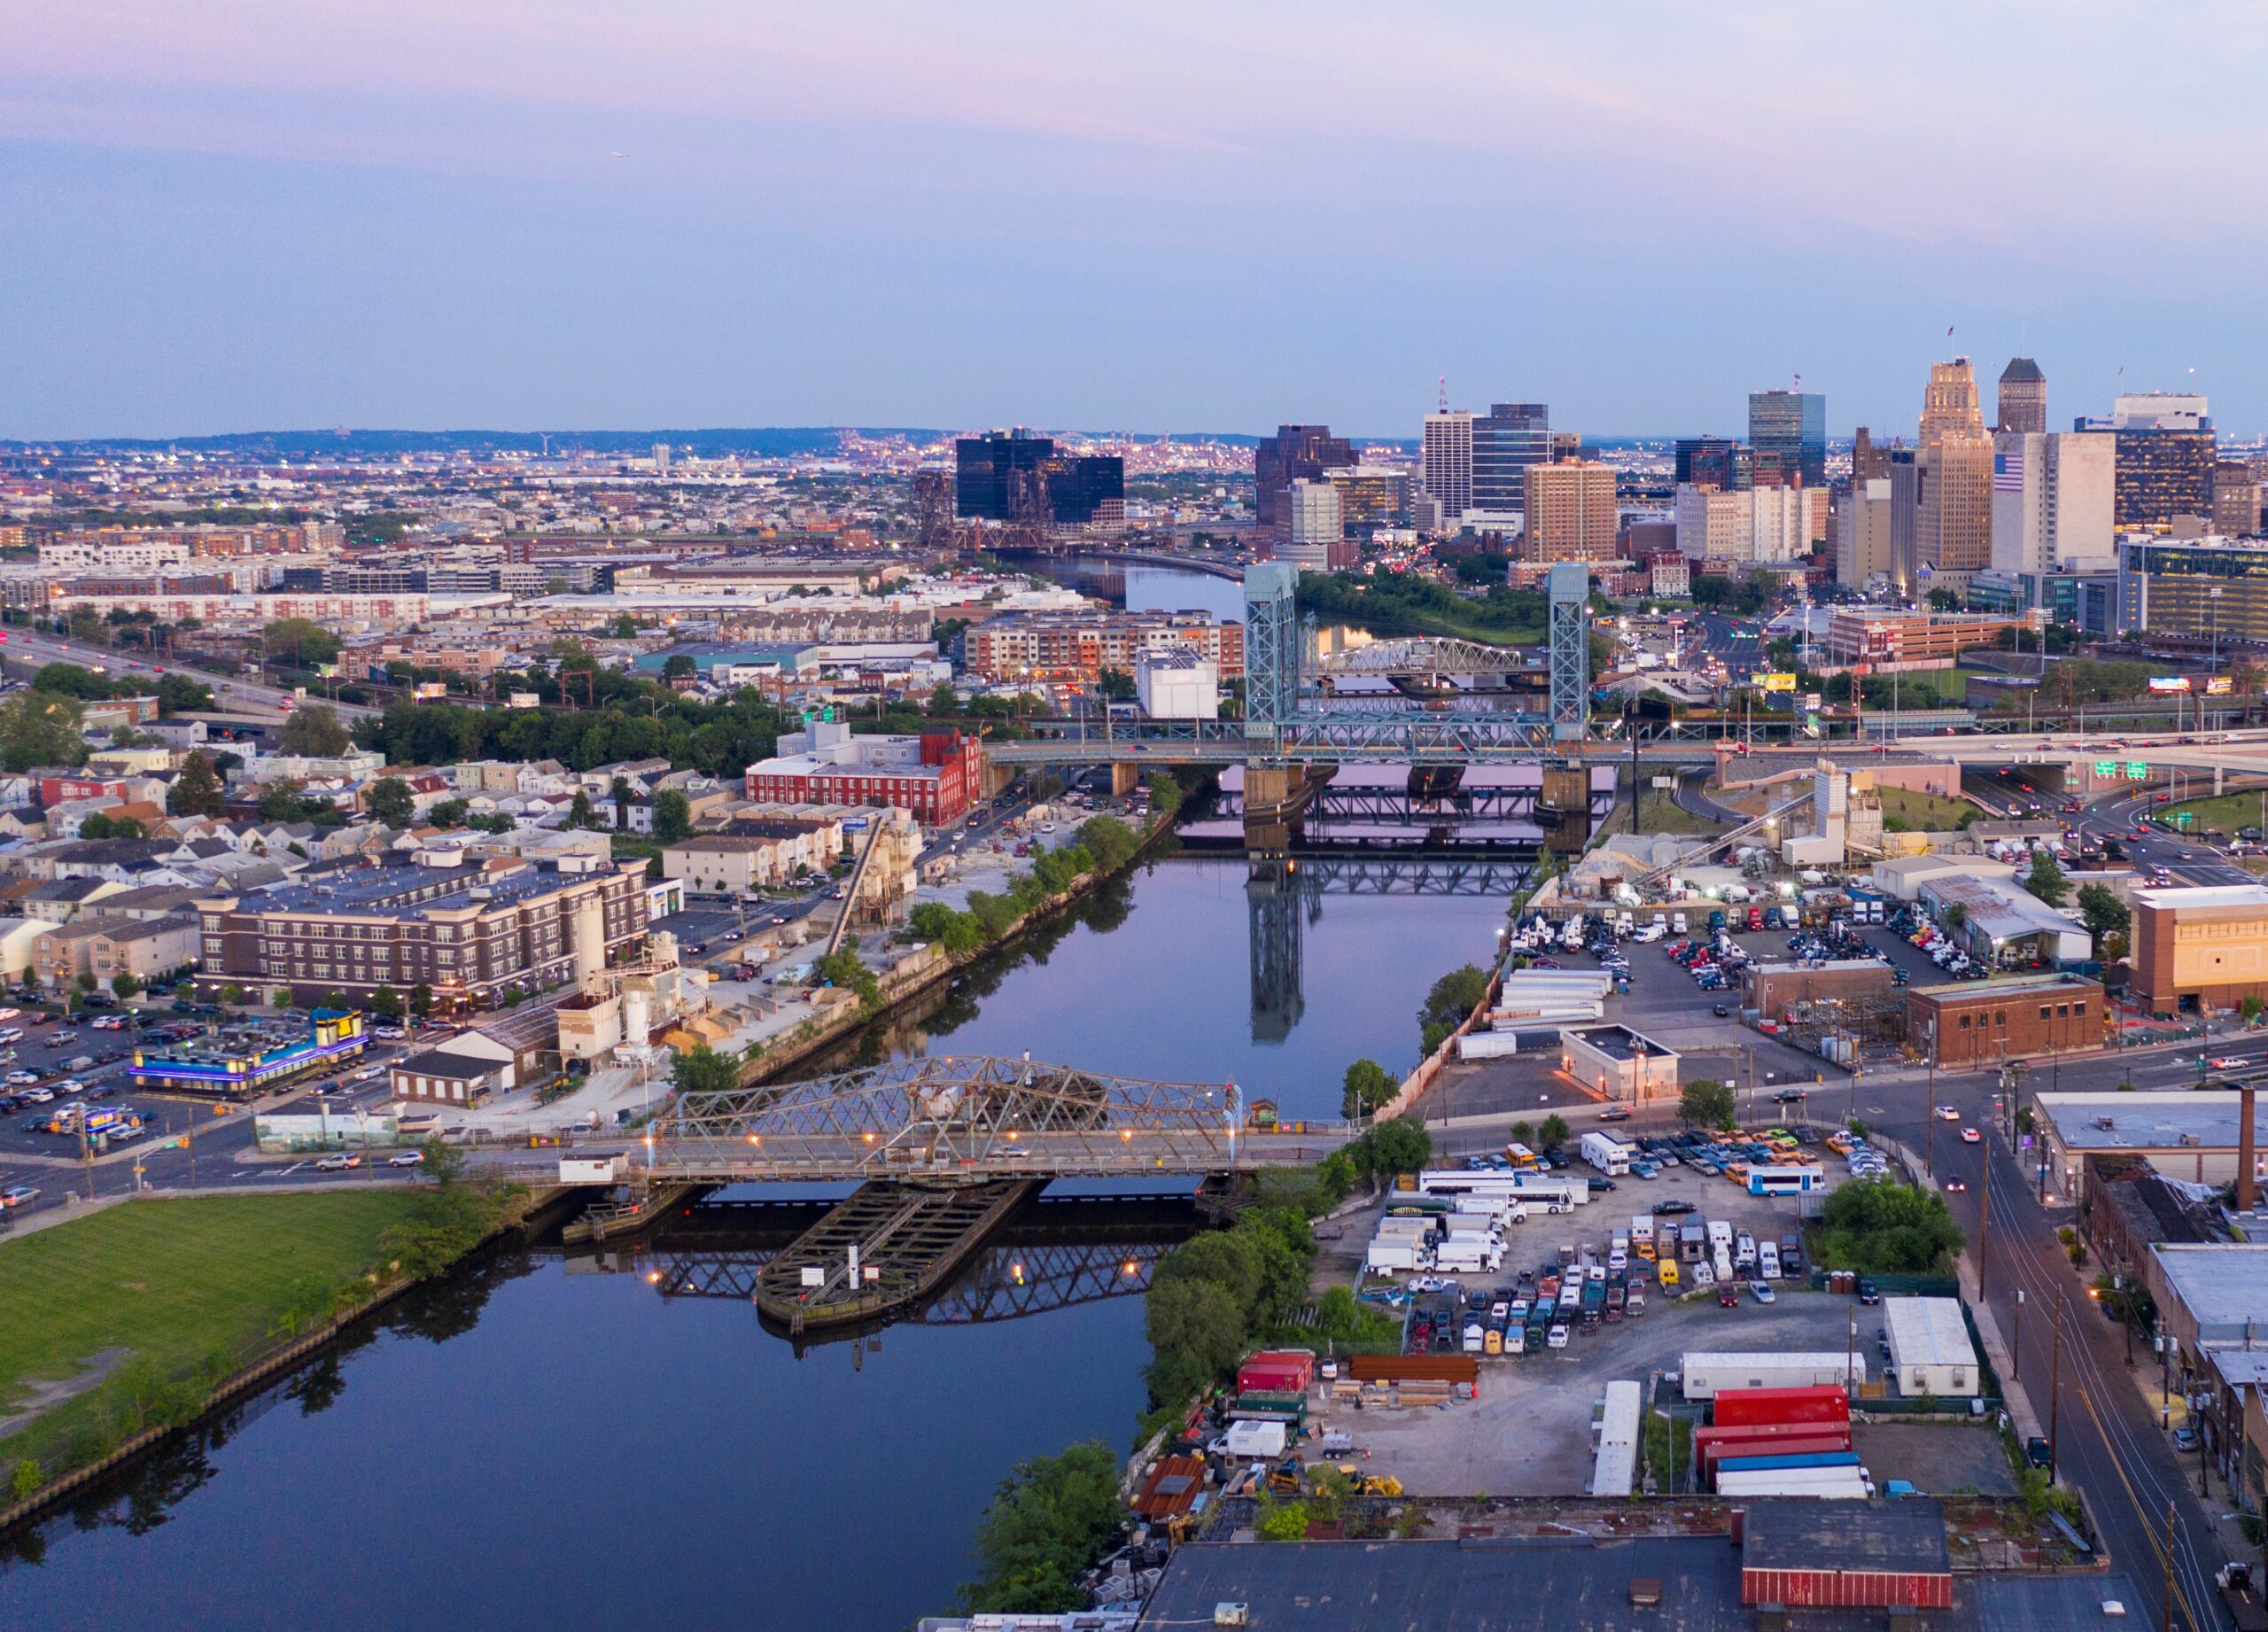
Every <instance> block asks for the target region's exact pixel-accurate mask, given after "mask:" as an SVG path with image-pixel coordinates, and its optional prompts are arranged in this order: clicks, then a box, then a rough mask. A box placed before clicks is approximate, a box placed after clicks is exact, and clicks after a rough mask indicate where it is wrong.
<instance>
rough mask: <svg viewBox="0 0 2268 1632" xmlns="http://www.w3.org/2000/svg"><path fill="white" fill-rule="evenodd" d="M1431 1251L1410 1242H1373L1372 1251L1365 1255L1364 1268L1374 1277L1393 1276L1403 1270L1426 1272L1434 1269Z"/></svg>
mask: <svg viewBox="0 0 2268 1632" xmlns="http://www.w3.org/2000/svg"><path fill="white" fill-rule="evenodd" d="M1432 1257H1433V1254H1432V1252H1431V1250H1430V1249H1429V1248H1427V1247H1424V1246H1421V1245H1418V1244H1417V1243H1415V1242H1410V1241H1398V1240H1383V1241H1372V1242H1371V1250H1370V1251H1369V1252H1368V1253H1366V1254H1364V1255H1363V1268H1364V1269H1366V1270H1368V1271H1371V1273H1372V1274H1374V1275H1393V1274H1396V1273H1399V1272H1400V1271H1403V1270H1424V1269H1430V1268H1432V1267H1433V1265H1432V1263H1431V1260H1432Z"/></svg>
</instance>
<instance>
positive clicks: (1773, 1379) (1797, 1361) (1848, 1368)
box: [1679, 1348, 1867, 1400]
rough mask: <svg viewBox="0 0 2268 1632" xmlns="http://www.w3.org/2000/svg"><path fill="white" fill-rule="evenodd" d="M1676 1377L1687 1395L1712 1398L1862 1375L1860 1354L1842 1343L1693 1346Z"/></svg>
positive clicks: (1855, 1380) (1847, 1383)
mask: <svg viewBox="0 0 2268 1632" xmlns="http://www.w3.org/2000/svg"><path fill="white" fill-rule="evenodd" d="M1679 1377H1680V1379H1681V1381H1682V1387H1683V1388H1684V1391H1685V1397H1686V1398H1687V1399H1689V1400H1713V1399H1715V1398H1716V1397H1717V1395H1718V1394H1719V1393H1720V1391H1732V1390H1738V1389H1743V1388H1811V1387H1830V1386H1831V1387H1837V1388H1844V1387H1860V1386H1861V1385H1863V1384H1864V1383H1865V1382H1866V1380H1867V1360H1866V1356H1864V1355H1857V1354H1851V1353H1847V1352H1846V1351H1845V1350H1843V1349H1839V1348H1837V1349H1831V1350H1829V1349H1821V1350H1819V1351H1817V1352H1813V1353H1805V1352H1798V1351H1782V1352H1767V1353H1762V1354H1728V1353H1723V1352H1718V1351H1697V1352H1694V1353H1691V1354H1688V1355H1687V1356H1684V1359H1683V1362H1682V1364H1681V1365H1680V1367H1679Z"/></svg>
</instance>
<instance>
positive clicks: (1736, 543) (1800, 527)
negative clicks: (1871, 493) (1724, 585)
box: [1674, 484, 1827, 571]
mask: <svg viewBox="0 0 2268 1632" xmlns="http://www.w3.org/2000/svg"><path fill="white" fill-rule="evenodd" d="M1826 503H1827V493H1826V490H1825V489H1823V488H1818V487H1752V488H1749V489H1747V490H1745V491H1741V490H1735V491H1730V492H1727V491H1722V490H1720V489H1716V488H1711V487H1700V486H1692V485H1690V484H1689V485H1687V486H1683V487H1680V488H1679V489H1678V490H1677V500H1676V505H1675V512H1674V513H1675V515H1676V518H1677V548H1678V552H1679V553H1680V554H1681V555H1682V556H1685V557H1686V558H1687V559H1688V560H1689V561H1700V562H1705V563H1709V568H1708V570H1711V571H1720V570H1733V569H1739V568H1746V567H1768V566H1775V565H1786V564H1787V563H1790V562H1793V561H1795V560H1797V559H1798V558H1799V557H1803V556H1809V555H1810V553H1811V544H1812V540H1813V538H1814V532H1815V530H1814V519H1815V518H1816V517H1819V515H1820V514H1821V511H1823V509H1824V508H1825V506H1826Z"/></svg>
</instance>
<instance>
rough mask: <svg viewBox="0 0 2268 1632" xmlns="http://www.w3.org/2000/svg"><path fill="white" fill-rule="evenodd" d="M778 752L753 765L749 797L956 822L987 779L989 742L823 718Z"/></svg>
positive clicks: (931, 821) (955, 734) (789, 737)
mask: <svg viewBox="0 0 2268 1632" xmlns="http://www.w3.org/2000/svg"><path fill="white" fill-rule="evenodd" d="M779 747H780V750H781V751H780V753H779V755H778V756H777V757H775V758H771V759H765V760H762V761H760V762H759V763H757V764H755V765H750V766H749V768H748V771H747V792H748V797H750V798H751V799H759V800H763V801H765V803H768V804H850V805H888V806H892V807H895V808H896V809H898V810H902V811H906V812H911V813H912V814H913V817H914V819H915V820H918V821H920V822H922V823H923V824H925V825H927V826H931V827H935V826H938V825H941V824H943V823H945V822H949V821H955V820H959V818H960V816H961V815H962V814H963V812H966V811H967V809H968V807H969V806H970V805H971V804H974V803H975V800H976V797H977V796H978V794H979V793H980V792H981V791H982V785H983V766H984V750H983V744H981V743H980V742H978V741H977V740H976V739H975V737H973V736H964V735H963V734H961V733H959V732H958V731H925V732H923V733H922V734H920V735H919V736H853V735H852V734H850V727H848V726H846V725H843V724H841V723H839V722H832V721H829V722H821V723H817V724H814V725H812V727H809V728H808V729H806V730H803V731H797V732H793V733H790V734H788V735H786V736H783V737H781V739H780V742H779Z"/></svg>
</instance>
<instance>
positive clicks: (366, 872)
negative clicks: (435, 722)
mask: <svg viewBox="0 0 2268 1632" xmlns="http://www.w3.org/2000/svg"><path fill="white" fill-rule="evenodd" d="M604 875H605V874H604V871H603V870H602V871H600V872H594V873H562V872H560V871H559V870H558V868H557V867H553V866H548V865H541V864H537V865H530V866H524V867H519V868H518V869H517V870H515V871H511V872H502V873H494V874H490V873H485V872H483V871H482V870H481V869H479V868H477V867H475V868H450V867H419V866H418V865H416V863H415V862H404V863H398V864H391V865H388V866H384V867H341V868H338V869H337V870H335V871H325V872H320V873H315V874H310V875H309V876H307V877H306V878H303V879H301V880H300V881H299V882H294V883H289V884H269V885H267V886H265V887H263V888H261V889H259V890H247V891H245V893H244V894H243V895H242V896H240V897H239V898H237V911H238V912H240V913H339V914H345V915H353V914H369V915H373V916H385V915H387V914H390V913H400V912H401V911H402V910H403V909H407V908H409V907H413V906H414V907H415V908H416V910H417V911H418V912H421V913H430V912H433V911H436V910H441V911H447V909H449V908H452V907H465V906H474V905H487V906H505V905H512V904H514V903H517V902H521V901H531V900H535V899H538V898H541V897H543V896H548V895H554V894H556V893H557V892H558V891H560V890H564V889H566V888H567V887H568V886H569V885H571V884H577V883H580V882H583V881H584V880H585V879H588V878H598V877H603V876H604ZM474 890H486V891H487V892H488V893H487V896H486V898H485V900H482V901H478V902H476V901H475V900H474V898H473V895H472V892H473V891H474ZM206 893H207V894H217V893H221V891H220V890H219V889H218V888H216V889H215V890H212V891H207V892H206Z"/></svg>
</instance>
